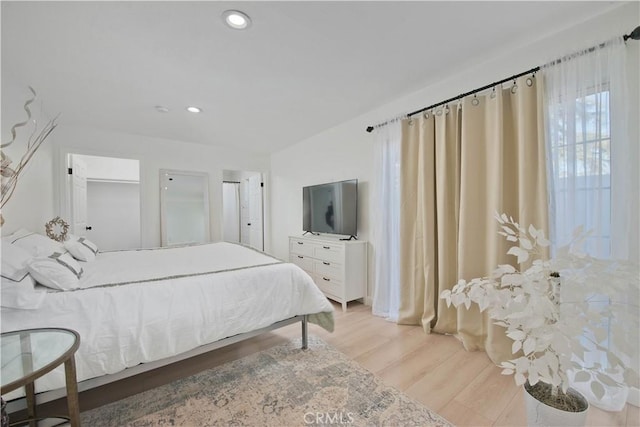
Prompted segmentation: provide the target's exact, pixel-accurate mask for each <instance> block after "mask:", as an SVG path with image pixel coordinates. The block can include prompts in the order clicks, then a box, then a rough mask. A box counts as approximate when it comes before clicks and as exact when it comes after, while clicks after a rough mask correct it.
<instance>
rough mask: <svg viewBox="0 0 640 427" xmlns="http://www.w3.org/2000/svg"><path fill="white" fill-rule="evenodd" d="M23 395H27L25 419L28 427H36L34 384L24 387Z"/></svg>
mask: <svg viewBox="0 0 640 427" xmlns="http://www.w3.org/2000/svg"><path fill="white" fill-rule="evenodd" d="M24 391H25V394H26V395H27V396H26V397H27V417H28V418H29V420H31V421H29V427H36V425H37V424H38V423H37V421H36V392H35V385H34V383H29V384H27V385H25V386H24Z"/></svg>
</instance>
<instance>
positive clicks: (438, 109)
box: [436, 107, 442, 116]
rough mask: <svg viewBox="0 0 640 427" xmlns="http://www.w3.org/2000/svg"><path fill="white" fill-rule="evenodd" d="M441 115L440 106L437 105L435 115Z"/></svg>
mask: <svg viewBox="0 0 640 427" xmlns="http://www.w3.org/2000/svg"><path fill="white" fill-rule="evenodd" d="M441 115H442V108H441V107H438V108H437V109H436V116H441Z"/></svg>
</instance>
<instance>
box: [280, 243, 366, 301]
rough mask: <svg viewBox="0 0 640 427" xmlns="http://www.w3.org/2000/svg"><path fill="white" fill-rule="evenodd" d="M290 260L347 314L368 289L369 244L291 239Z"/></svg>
mask: <svg viewBox="0 0 640 427" xmlns="http://www.w3.org/2000/svg"><path fill="white" fill-rule="evenodd" d="M289 261H291V262H292V263H294V264H297V265H298V266H300V267H301V268H302V269H303V270H304V271H306V272H307V273H309V275H310V276H311V277H312V278H313V280H314V282H315V283H316V285H318V287H319V288H320V290H321V291H322V292H323V293H324V294H325V295H326V296H327V298H330V299H332V300H334V301H337V302H339V303H341V304H342V310H343V311H347V302H349V301H353V300H355V299H359V298H364V297H365V295H366V290H367V242H365V241H361V240H348V241H345V240H340V239H339V238H336V237H327V236H309V237H307V236H304V237H294V236H290V237H289Z"/></svg>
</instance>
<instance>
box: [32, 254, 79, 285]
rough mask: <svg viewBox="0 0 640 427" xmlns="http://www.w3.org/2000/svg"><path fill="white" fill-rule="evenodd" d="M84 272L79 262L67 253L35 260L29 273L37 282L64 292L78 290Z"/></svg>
mask: <svg viewBox="0 0 640 427" xmlns="http://www.w3.org/2000/svg"><path fill="white" fill-rule="evenodd" d="M83 272H84V270H83V269H82V267H80V264H78V261H76V260H75V259H73V257H72V256H71V255H69V253H67V252H65V253H64V254H62V253H60V252H55V253H53V254H51V255H50V256H48V257H46V258H34V259H33V260H31V262H30V263H29V273H31V275H32V276H33V278H34V279H36V282H38V283H40V284H41V285H43V286H46V287H48V288H52V289H60V290H63V291H68V290H71V289H76V288H77V287H78V285H79V279H80V276H82V273H83Z"/></svg>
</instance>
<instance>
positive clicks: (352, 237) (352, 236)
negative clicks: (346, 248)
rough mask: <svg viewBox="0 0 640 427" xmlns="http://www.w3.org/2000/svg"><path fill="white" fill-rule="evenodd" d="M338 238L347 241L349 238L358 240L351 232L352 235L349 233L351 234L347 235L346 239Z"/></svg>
mask: <svg viewBox="0 0 640 427" xmlns="http://www.w3.org/2000/svg"><path fill="white" fill-rule="evenodd" d="M340 240H343V241H349V240H358V238H357V237H356V236H354V235H353V234H352V235H351V236H349V237H348V238H346V239H340Z"/></svg>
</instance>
